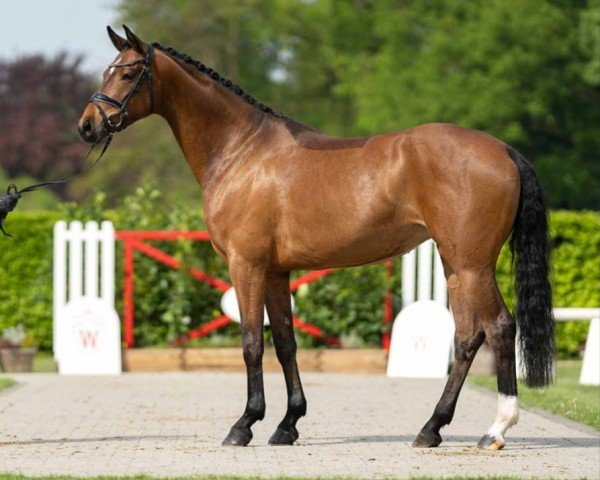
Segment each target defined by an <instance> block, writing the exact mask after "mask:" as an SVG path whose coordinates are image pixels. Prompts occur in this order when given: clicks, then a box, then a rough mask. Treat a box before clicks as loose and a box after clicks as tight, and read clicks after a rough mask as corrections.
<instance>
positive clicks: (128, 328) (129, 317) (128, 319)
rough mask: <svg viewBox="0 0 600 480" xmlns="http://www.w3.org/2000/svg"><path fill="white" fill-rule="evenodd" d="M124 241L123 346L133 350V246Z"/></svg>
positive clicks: (127, 240)
mask: <svg viewBox="0 0 600 480" xmlns="http://www.w3.org/2000/svg"><path fill="white" fill-rule="evenodd" d="M123 240H124V245H123V246H124V256H123V259H124V264H125V284H124V285H123V324H124V332H123V333H124V337H125V346H126V347H127V348H133V346H134V343H135V333H134V323H135V304H134V299H133V289H134V261H133V245H131V242H130V241H129V239H123Z"/></svg>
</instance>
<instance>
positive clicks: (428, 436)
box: [412, 430, 442, 448]
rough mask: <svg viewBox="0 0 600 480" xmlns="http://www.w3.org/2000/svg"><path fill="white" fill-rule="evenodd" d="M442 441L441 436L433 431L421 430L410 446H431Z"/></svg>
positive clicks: (435, 445)
mask: <svg viewBox="0 0 600 480" xmlns="http://www.w3.org/2000/svg"><path fill="white" fill-rule="evenodd" d="M440 443H442V436H441V435H439V434H436V433H433V432H424V431H423V430H421V431H420V432H419V435H417V438H415V441H414V442H413V443H412V446H413V447H415V448H432V447H437V446H438V445H439V444H440Z"/></svg>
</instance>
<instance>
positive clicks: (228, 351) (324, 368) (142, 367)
mask: <svg viewBox="0 0 600 480" xmlns="http://www.w3.org/2000/svg"><path fill="white" fill-rule="evenodd" d="M297 359H298V366H299V368H300V371H302V372H338V373H344V372H345V373H350V372H352V373H385V371H386V366H387V352H385V351H384V350H381V349H342V350H324V349H314V350H304V349H302V350H298V356H297ZM263 368H264V371H265V372H280V371H281V366H280V365H279V361H278V360H277V356H276V355H275V350H274V349H266V350H265V355H264V357H263ZM123 369H124V370H125V371H128V372H172V371H197V370H212V371H229V372H245V371H246V366H245V365H244V359H243V356H242V349H241V348H140V349H128V350H124V351H123Z"/></svg>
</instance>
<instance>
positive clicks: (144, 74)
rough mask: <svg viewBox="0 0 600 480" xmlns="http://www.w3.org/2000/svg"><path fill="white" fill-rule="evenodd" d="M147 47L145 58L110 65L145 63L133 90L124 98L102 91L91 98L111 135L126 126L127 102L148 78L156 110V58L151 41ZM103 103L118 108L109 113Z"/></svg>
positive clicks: (152, 101)
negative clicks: (153, 68)
mask: <svg viewBox="0 0 600 480" xmlns="http://www.w3.org/2000/svg"><path fill="white" fill-rule="evenodd" d="M146 47H147V50H146V56H145V57H144V58H140V59H138V60H134V61H133V62H129V63H111V64H110V65H109V67H111V68H112V67H114V68H121V67H133V66H134V65H138V64H140V63H141V64H143V65H144V66H143V68H142V71H141V72H140V74H139V76H138V78H137V80H136V82H135V84H134V85H133V87H132V88H131V90H129V93H127V95H125V98H124V99H123V100H117V99H116V98H113V97H111V96H109V95H106V94H105V93H102V92H96V93H94V94H93V95H92V96H91V98H90V100H89V103H92V104H93V105H94V106H95V107H96V108H97V109H98V112H99V113H100V116H101V117H102V121H103V122H104V130H105V132H106V133H108V134H109V135H111V134H113V133H114V132H119V131H121V130H123V129H124V128H125V120H126V119H127V104H128V103H129V101H130V100H131V99H132V97H133V96H134V95H135V94H136V93H137V92H138V91H139V90H140V88H142V85H143V84H144V81H145V80H146V79H148V87H149V92H150V112H152V111H153V110H154V94H153V88H152V87H153V86H152V60H153V59H154V47H153V46H152V45H150V44H149V43H147V44H146ZM101 103H107V104H108V105H112V106H113V107H116V108H117V109H118V110H117V111H116V112H112V113H109V114H108V115H107V114H106V112H105V111H104V109H103V108H102V107H101V105H100V104H101ZM114 118H117V120H116V121H113V119H114Z"/></svg>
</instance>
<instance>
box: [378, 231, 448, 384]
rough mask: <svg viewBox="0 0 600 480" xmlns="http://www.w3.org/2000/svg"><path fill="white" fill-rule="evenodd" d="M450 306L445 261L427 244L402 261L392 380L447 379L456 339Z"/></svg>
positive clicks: (392, 346)
mask: <svg viewBox="0 0 600 480" xmlns="http://www.w3.org/2000/svg"><path fill="white" fill-rule="evenodd" d="M447 305H448V290H447V284H446V277H445V276H444V267H443V265H442V259H441V257H440V254H439V252H438V251H437V248H436V247H435V243H434V242H433V240H427V241H426V242H424V243H422V244H421V245H419V246H418V247H417V248H416V249H414V250H412V251H410V252H409V253H407V254H406V255H404V256H403V257H402V311H401V312H400V314H399V315H398V316H397V317H396V319H395V321H394V325H393V327H392V339H391V343H390V352H389V357H388V369H387V374H388V376H390V377H427V378H440V377H444V376H446V374H447V372H448V366H449V364H450V359H451V356H452V348H453V343H452V337H453V335H454V322H453V320H452V315H451V314H450V312H449V311H448V309H447Z"/></svg>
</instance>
